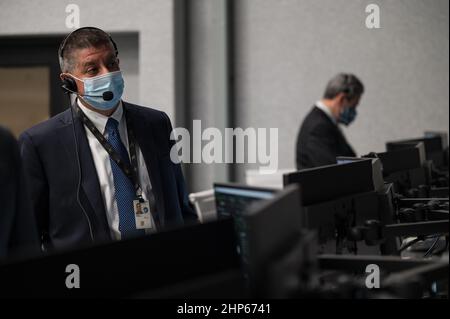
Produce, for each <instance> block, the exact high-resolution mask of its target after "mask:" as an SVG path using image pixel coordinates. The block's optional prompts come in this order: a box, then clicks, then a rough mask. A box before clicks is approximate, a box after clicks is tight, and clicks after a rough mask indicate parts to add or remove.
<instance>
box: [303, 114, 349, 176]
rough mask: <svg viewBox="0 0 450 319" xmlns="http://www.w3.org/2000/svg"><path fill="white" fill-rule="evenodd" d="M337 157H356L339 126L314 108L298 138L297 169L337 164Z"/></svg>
mask: <svg viewBox="0 0 450 319" xmlns="http://www.w3.org/2000/svg"><path fill="white" fill-rule="evenodd" d="M336 156H348V157H354V156H356V154H355V152H354V151H353V149H352V147H351V146H350V145H349V144H348V143H347V140H346V139H345V137H344V135H342V132H341V131H340V130H339V128H338V127H337V125H336V124H335V123H333V121H332V120H331V119H330V118H329V117H328V115H327V114H325V112H324V111H322V110H321V109H320V108H318V107H316V106H314V107H313V109H312V110H311V112H309V114H308V115H307V116H306V117H305V119H304V120H303V124H302V126H301V128H300V132H299V134H298V137H297V169H303V168H312V167H317V166H323V165H330V164H335V163H336Z"/></svg>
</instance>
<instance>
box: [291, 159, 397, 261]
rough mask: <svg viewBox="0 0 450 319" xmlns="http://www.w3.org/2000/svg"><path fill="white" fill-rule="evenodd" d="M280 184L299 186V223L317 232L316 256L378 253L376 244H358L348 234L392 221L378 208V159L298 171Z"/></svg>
mask: <svg viewBox="0 0 450 319" xmlns="http://www.w3.org/2000/svg"><path fill="white" fill-rule="evenodd" d="M284 181H285V185H286V186H287V185H291V184H300V185H301V188H302V202H303V205H302V208H303V209H302V212H301V214H302V222H303V225H304V226H305V227H306V228H308V229H311V230H314V231H316V232H317V237H318V242H319V252H320V253H332V254H334V253H338V254H344V253H350V254H361V253H362V254H364V253H369V254H380V253H381V251H380V246H379V245H378V244H377V243H374V244H373V245H372V244H368V243H366V242H364V241H359V240H357V239H355V238H354V236H353V233H352V230H353V229H355V228H356V227H362V226H364V225H365V223H366V221H369V220H378V221H381V222H384V221H387V222H390V221H391V220H392V216H393V214H394V213H393V212H392V210H390V211H385V210H383V209H381V208H380V207H381V206H380V194H383V193H384V192H385V184H384V181H383V176H382V171H381V163H380V160H379V159H362V160H356V161H351V162H348V163H343V164H334V165H328V166H322V167H317V168H312V169H307V170H301V171H298V172H296V173H291V174H286V175H285V176H284ZM384 207H387V206H386V205H384ZM384 214H385V215H386V216H383V215H384Z"/></svg>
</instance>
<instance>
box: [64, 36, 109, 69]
mask: <svg viewBox="0 0 450 319" xmlns="http://www.w3.org/2000/svg"><path fill="white" fill-rule="evenodd" d="M63 43H64V40H63V42H62V43H61V46H60V48H59V51H58V55H59V56H58V57H59V66H60V67H61V71H62V72H70V71H72V70H73V69H74V67H75V63H76V61H75V60H74V58H73V52H74V51H75V50H79V49H85V48H92V47H93V48H99V47H102V46H108V45H110V46H111V48H112V49H113V50H115V48H114V44H113V43H112V42H111V39H110V36H109V35H108V34H107V33H106V32H104V31H102V30H100V29H97V28H89V27H88V28H83V29H80V30H76V31H75V32H73V33H72V34H71V35H70V36H69V37H68V38H67V39H66V41H65V44H64V48H63V47H62V45H63ZM62 49H63V52H62V57H61V50H62Z"/></svg>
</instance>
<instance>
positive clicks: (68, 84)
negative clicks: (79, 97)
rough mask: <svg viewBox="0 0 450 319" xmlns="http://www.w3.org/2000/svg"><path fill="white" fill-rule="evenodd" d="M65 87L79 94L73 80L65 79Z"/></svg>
mask: <svg viewBox="0 0 450 319" xmlns="http://www.w3.org/2000/svg"><path fill="white" fill-rule="evenodd" d="M63 86H65V87H66V88H68V89H69V90H71V91H74V92H77V91H78V90H77V84H76V83H75V80H74V79H72V78H65V79H64V80H63Z"/></svg>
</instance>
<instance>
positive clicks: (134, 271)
mask: <svg viewBox="0 0 450 319" xmlns="http://www.w3.org/2000/svg"><path fill="white" fill-rule="evenodd" d="M236 246H237V242H236V237H235V231H234V224H233V221H232V220H230V219H228V220H221V221H214V222H210V223H205V224H197V225H193V226H188V227H183V228H179V229H173V230H167V231H162V232H160V233H156V234H152V235H148V236H145V237H140V238H135V239H130V240H123V241H119V242H112V243H109V244H103V245H98V246H95V247H90V248H87V249H78V250H73V251H66V252H58V253H54V254H51V255H48V256H44V257H40V258H35V259H32V260H28V261H22V262H17V263H10V264H3V265H0V283H1V284H0V296H4V297H39V298H42V297H44V298H45V297H58V298H72V297H96V298H118V297H127V298H128V297H138V298H175V297H176V298H191V297H192V298H193V297H196V298H232V297H236V296H238V297H239V296H245V289H244V288H245V287H244V280H243V277H242V271H241V262H240V256H239V254H238V252H237V249H236ZM68 265H76V266H78V267H79V274H80V289H69V288H68V287H67V286H66V280H67V278H68V276H69V275H70V273H68V272H67V268H66V267H67V266H68Z"/></svg>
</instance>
